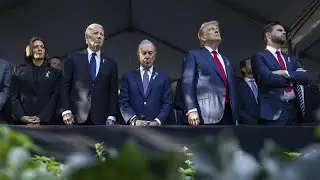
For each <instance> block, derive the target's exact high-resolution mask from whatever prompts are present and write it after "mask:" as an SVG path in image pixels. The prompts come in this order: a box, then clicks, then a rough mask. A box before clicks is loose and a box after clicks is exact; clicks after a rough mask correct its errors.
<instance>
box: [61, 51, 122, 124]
mask: <svg viewBox="0 0 320 180" xmlns="http://www.w3.org/2000/svg"><path fill="white" fill-rule="evenodd" d="M87 51H88V65H89V64H90V59H91V56H92V53H93V51H92V50H91V49H90V48H87ZM95 59H96V76H97V75H98V73H99V69H100V61H101V51H100V50H99V51H97V52H96V56H95ZM68 113H72V112H71V110H66V111H64V112H62V116H63V115H65V114H68ZM108 119H110V120H113V121H116V118H115V117H114V116H108V118H107V120H108Z"/></svg>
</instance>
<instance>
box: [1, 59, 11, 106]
mask: <svg viewBox="0 0 320 180" xmlns="http://www.w3.org/2000/svg"><path fill="white" fill-rule="evenodd" d="M10 82H11V66H10V64H9V63H8V62H7V61H5V60H3V59H0V111H2V108H3V106H4V105H5V104H6V102H7V100H8V98H9V88H10Z"/></svg>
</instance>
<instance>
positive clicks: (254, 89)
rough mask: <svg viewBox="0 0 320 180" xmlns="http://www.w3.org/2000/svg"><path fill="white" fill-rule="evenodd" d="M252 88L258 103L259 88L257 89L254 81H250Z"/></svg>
mask: <svg viewBox="0 0 320 180" xmlns="http://www.w3.org/2000/svg"><path fill="white" fill-rule="evenodd" d="M250 86H251V90H252V92H253V95H254V98H255V99H256V101H257V102H258V88H257V86H256V84H255V83H254V80H253V79H251V80H250Z"/></svg>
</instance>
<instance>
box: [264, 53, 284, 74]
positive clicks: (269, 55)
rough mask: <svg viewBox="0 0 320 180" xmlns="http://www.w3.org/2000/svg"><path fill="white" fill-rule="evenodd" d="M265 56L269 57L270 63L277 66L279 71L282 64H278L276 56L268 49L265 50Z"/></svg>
mask: <svg viewBox="0 0 320 180" xmlns="http://www.w3.org/2000/svg"><path fill="white" fill-rule="evenodd" d="M264 51H265V54H266V56H267V59H268V62H270V63H272V64H273V65H275V66H276V67H277V68H278V69H281V68H280V64H279V62H278V60H277V59H276V58H275V57H274V55H273V54H272V53H271V52H270V51H269V50H267V49H265V50H264Z"/></svg>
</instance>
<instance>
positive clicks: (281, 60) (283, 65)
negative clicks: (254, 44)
mask: <svg viewBox="0 0 320 180" xmlns="http://www.w3.org/2000/svg"><path fill="white" fill-rule="evenodd" d="M276 54H277V58H278V61H279V65H280V68H281V70H286V65H285V64H284V60H283V59H282V56H281V54H280V52H279V51H276ZM284 91H285V92H291V91H292V87H287V88H284Z"/></svg>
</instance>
